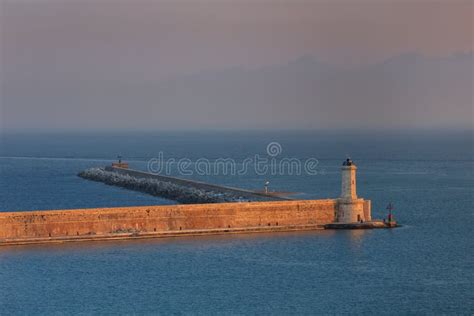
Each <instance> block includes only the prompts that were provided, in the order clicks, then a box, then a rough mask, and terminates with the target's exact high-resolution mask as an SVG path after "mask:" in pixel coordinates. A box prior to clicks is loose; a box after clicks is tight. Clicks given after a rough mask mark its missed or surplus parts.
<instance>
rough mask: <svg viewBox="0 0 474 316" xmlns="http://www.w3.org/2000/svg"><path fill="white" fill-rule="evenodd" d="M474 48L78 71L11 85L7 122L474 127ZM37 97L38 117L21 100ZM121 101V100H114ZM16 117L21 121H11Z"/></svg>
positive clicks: (6, 94) (28, 102)
mask: <svg viewBox="0 0 474 316" xmlns="http://www.w3.org/2000/svg"><path fill="white" fill-rule="evenodd" d="M473 71H474V63H473V54H472V53H468V54H458V55H453V56H450V57H445V58H430V57H424V56H420V55H417V54H404V55H400V56H397V57H393V58H391V59H389V60H386V61H384V62H380V63H377V64H373V65H365V66H361V67H358V68H350V69H349V68H340V67H336V66H331V65H327V64H323V63H320V62H318V61H317V59H315V58H313V57H310V56H307V57H302V58H299V59H298V60H295V61H292V62H290V63H288V64H286V65H275V66H268V67H265V68H258V69H244V68H231V69H227V70H223V71H220V72H202V73H199V74H195V75H190V76H184V77H179V78H175V79H171V80H167V81H159V82H156V81H154V80H152V79H150V77H149V74H144V76H143V79H138V80H137V79H136V78H134V80H126V78H125V79H124V78H109V79H104V78H103V77H102V78H101V79H100V80H99V79H96V78H94V77H92V76H91V77H88V76H84V74H82V75H80V76H74V75H71V76H70V77H69V78H70V79H69V80H62V81H61V82H59V81H55V80H49V81H44V82H40V83H35V84H24V89H19V88H18V84H19V82H18V81H17V82H16V84H15V85H11V86H10V88H12V89H10V90H9V89H8V88H9V86H8V82H7V84H6V85H5V89H4V104H5V105H6V106H4V113H6V116H5V117H6V118H7V119H10V120H5V121H4V124H5V125H6V126H9V125H11V126H13V127H14V126H15V124H17V125H20V126H21V125H26V126H28V124H29V126H33V127H36V126H35V123H34V122H41V119H42V118H43V117H46V116H48V115H49V116H51V115H53V116H54V115H55V113H62V114H61V115H58V117H59V116H60V117H63V116H64V115H66V117H69V118H70V121H68V120H67V119H66V120H65V121H64V119H63V121H64V124H63V123H58V126H57V127H74V128H80V127H93V128H100V127H105V128H109V127H110V128H120V127H124V128H202V127H203V126H205V127H208V128H344V127H347V128H360V127H367V128H381V127H388V128H405V127H406V128H412V127H414V128H417V127H420V128H425V127H451V128H452V127H458V128H472V120H473ZM31 103H35V104H36V105H37V107H36V110H30V111H31V112H32V113H34V116H32V118H34V119H33V120H32V121H31V122H29V120H31V119H29V118H23V117H21V116H20V113H22V111H21V108H22V107H24V108H25V109H28V108H31ZM111 105H113V109H114V110H110V109H111ZM9 121H11V122H16V123H12V124H9Z"/></svg>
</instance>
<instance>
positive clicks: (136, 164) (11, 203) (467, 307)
mask: <svg viewBox="0 0 474 316" xmlns="http://www.w3.org/2000/svg"><path fill="white" fill-rule="evenodd" d="M272 142H276V143H278V145H279V146H280V147H279V151H278V152H277V155H275V152H272V154H271V155H270V154H269V152H267V147H268V144H270V143H272ZM0 145H1V147H0V194H1V198H0V211H27V210H46V209H68V208H86V207H112V206H125V205H129V206H133V205H154V204H172V203H175V202H173V201H168V200H165V199H162V198H159V197H153V196H149V195H146V194H143V193H140V192H134V191H128V190H125V189H122V188H117V187H113V186H107V185H105V184H102V183H96V182H91V181H87V180H84V179H81V178H79V177H77V173H78V172H79V171H81V170H83V169H86V168H89V167H97V166H104V165H108V164H110V163H111V162H112V161H114V160H115V159H116V156H117V155H121V156H122V157H123V159H124V160H126V161H128V162H129V163H130V167H131V168H134V169H141V170H147V168H148V167H149V166H150V163H149V162H150V159H153V158H157V157H160V155H162V157H163V160H162V161H163V162H169V164H170V165H171V167H170V170H169V172H170V173H172V175H175V176H182V177H187V178H192V179H197V180H202V181H207V182H211V183H218V184H223V185H229V186H235V187H241V188H247V189H263V186H264V184H265V182H266V181H269V188H270V190H275V191H285V192H292V193H293V197H295V198H301V199H312V198H336V197H337V196H338V194H339V191H340V170H339V169H340V166H341V164H342V161H343V160H344V159H345V158H346V157H347V156H348V155H350V156H351V158H352V159H353V160H354V161H355V163H356V164H357V166H358V175H357V185H358V187H357V190H358V192H357V193H358V195H359V196H361V197H363V198H366V199H370V200H372V215H373V217H374V218H383V217H386V216H387V210H386V205H387V204H388V203H389V202H392V203H393V204H394V205H395V210H394V211H393V212H394V216H395V218H396V220H397V221H398V222H400V223H401V224H402V225H403V227H401V228H397V229H391V230H367V231H365V230H364V231H314V232H297V233H276V234H248V235H222V236H208V237H199V238H197V237H196V238H189V237H182V238H169V239H153V240H139V241H138V240H137V241H117V242H86V243H78V244H76V243H74V244H63V245H34V246H16V247H0V314H2V315H10V314H52V313H58V314H75V313H85V314H90V313H97V314H117V313H118V314H133V313H138V314H147V313H149V314H151V313H153V314H154V313H161V314H169V313H187V314H208V313H214V314H215V313H225V314H260V313H264V314H321V313H325V314H327V313H329V314H334V313H337V314H339V313H356V314H358V313H377V314H432V313H436V314H441V313H444V314H472V312H474V296H473V294H472V293H473V292H474V287H473V272H472V268H473V250H474V249H473V237H472V230H473V224H474V223H473V207H474V205H473V204H474V203H473V202H474V169H473V167H474V160H473V139H472V132H471V131H468V132H449V131H444V132H443V131H437V132H427V131H419V132H414V131H412V132H380V131H379V132H349V131H343V132H327V131H326V132H325V131H320V132H316V131H312V132H271V131H266V132H239V131H233V132H212V131H208V132H181V133H178V132H116V133H113V132H107V133H105V132H102V133H98V132H97V133H92V132H89V133H63V134H59V133H36V134H32V133H4V134H3V135H2V139H1V142H0ZM255 155H258V157H259V158H262V159H265V158H266V159H268V160H267V162H268V164H271V163H272V159H275V161H279V160H281V159H283V158H289V159H290V158H291V159H296V160H295V161H300V162H302V163H304V162H305V161H307V160H308V159H315V160H316V161H317V166H316V168H315V170H316V172H313V173H311V174H309V173H307V172H305V170H304V166H303V168H302V169H303V170H302V172H301V174H299V175H298V174H295V172H294V173H293V174H290V172H289V171H288V170H277V172H273V173H272V172H271V170H269V171H268V172H267V173H262V172H257V171H256V170H255V169H253V168H252V166H250V167H249V168H248V169H249V170H247V171H246V172H245V173H242V172H241V173H238V172H236V173H235V174H232V172H230V171H229V172H227V173H224V172H223V170H222V169H221V170H220V171H218V172H214V168H213V167H214V166H215V162H216V159H220V158H221V159H231V161H234V162H235V166H236V169H237V171H239V170H242V169H243V165H244V161H245V159H247V158H251V159H254V158H255ZM170 159H174V160H175V161H179V160H180V159H181V160H182V159H188V160H189V161H190V164H189V165H188V167H187V169H186V170H185V171H187V172H186V174H183V173H182V172H181V171H183V170H179V168H178V167H177V164H176V163H173V162H172V160H170ZM199 159H201V160H199ZM198 161H208V162H209V164H210V166H211V168H210V169H211V172H209V173H207V174H202V173H200V172H197V171H196V170H197V169H198V168H196V163H197V162H198ZM228 161H229V160H228ZM189 171H191V174H189Z"/></svg>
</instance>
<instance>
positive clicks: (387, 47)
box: [0, 0, 474, 129]
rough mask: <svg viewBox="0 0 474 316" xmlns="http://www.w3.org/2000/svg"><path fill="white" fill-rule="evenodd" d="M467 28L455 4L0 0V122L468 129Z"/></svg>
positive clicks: (465, 15) (470, 6) (467, 15)
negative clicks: (416, 68) (403, 85)
mask: <svg viewBox="0 0 474 316" xmlns="http://www.w3.org/2000/svg"><path fill="white" fill-rule="evenodd" d="M473 17H474V3H473V2H472V1H457V0H452V1H431V0H419V1H417V0H413V1H406V0H379V1H367V0H332V1H329V0H314V1H278V0H273V1H272V0H267V1H258V0H254V1H249V0H220V1H217V0H214V1H211V0H187V1H185V0H170V1H160V0H154V1H153V0H146V1H143V0H133V1H132V0H120V1H119V0H89V1H86V0H54V1H52V0H36V1H33V0H0V66H1V68H0V76H1V77H0V79H1V90H0V93H1V94H0V97H1V99H0V102H1V103H0V105H1V112H0V115H1V120H0V124H1V127H2V128H3V129H27V128H32V129H36V128H37V129H120V128H126V129H185V128H186V129H189V128H191V129H192V128H195V129H213V128H236V129H239V128H242V129H247V128H310V129H311V128H346V127H349V128H363V127H373V128H381V127H384V126H386V125H387V124H388V125H390V126H389V127H390V128H407V127H408V128H411V127H412V128H416V127H417V126H422V127H428V128H429V127H433V128H437V127H449V128H456V127H460V128H470V127H472V106H473V102H472V86H473V81H472V63H473V61H472V51H473ZM469 54H471V55H469ZM406 56H417V58H418V59H416V58H415V59H416V62H415V64H416V65H421V66H420V67H421V68H420V69H421V70H420V72H421V73H422V75H420V76H419V77H420V78H421V79H420V78H418V74H419V73H418V72H413V70H412V69H410V68H411V66H410V63H413V60H411V59H410V58H407V57H406ZM466 56H467V57H466ZM447 59H449V62H447V61H446V60H447ZM393 60H395V62H394V63H395V64H396V66H397V68H396V69H400V71H401V72H403V71H405V72H403V73H402V74H400V73H398V71H397V70H396V69H394V68H393V67H392V68H390V67H389V68H387V67H386V63H387V62H389V63H390V61H393ZM425 61H426V62H425ZM316 64H317V65H316ZM448 64H449V65H448ZM384 65H385V66H384ZM460 65H461V66H460ZM374 67H375V68H374ZM443 67H444V68H443ZM466 67H467V72H466ZM282 68H284V70H285V71H282ZM301 68H304V70H301ZM374 69H375V70H374ZM387 69H389V70H388V71H387ZM441 69H443V71H442V72H440V70H441ZM436 70H438V72H436ZM272 71H273V72H274V74H275V75H274V76H273V77H272V75H268V73H269V72H270V73H271V72H272ZM295 72H296V73H297V74H298V76H296V77H294V73H295ZM308 72H311V74H308ZM341 72H342V75H341ZM380 72H382V75H381V74H380ZM446 73H449V78H441V79H440V80H438V81H436V82H434V83H433V82H432V81H430V80H431V79H429V76H428V74H431V75H435V76H441V77H444V76H445V74H446ZM469 73H470V74H471V75H469ZM358 75H360V77H357V76H358ZM216 76H217V79H216ZM275 76H284V77H285V78H286V79H287V80H286V81H284V79H285V78H276V77H275ZM381 76H382V78H383V80H382V81H383V82H384V85H383V86H378V85H377V84H375V85H374V91H373V93H374V95H376V97H374V98H370V97H366V96H363V94H366V93H368V94H371V93H372V90H370V89H365V88H364V89H362V90H361V86H360V85H361V82H360V81H361V80H362V81H364V80H367V81H366V82H367V84H368V85H369V84H370V85H373V84H374V82H378V81H379V79H380V78H381ZM210 77H213V78H214V79H213V80H214V81H212V80H211V79H209V78H210ZM321 77H322V78H321ZM334 77H336V78H337V80H336V79H335V80H334V81H333V82H332V81H331V78H334ZM389 77H390V78H393V80H390V78H389ZM236 78H237V79H236ZM259 78H260V80H259ZM261 78H264V79H265V80H264V81H262V79H261ZM346 78H353V79H352V80H349V79H346ZM374 78H375V79H374ZM407 78H408V79H407ZM410 78H411V79H413V80H414V85H413V86H412V88H410V87H406V88H404V89H400V87H399V86H400V84H399V81H400V82H402V81H405V82H406V81H407V80H410ZM280 79H281V80H283V81H284V84H285V89H283V90H285V91H287V92H288V94H287V97H283V99H285V102H286V103H282V101H281V100H282V96H281V93H279V91H282V87H281V85H282V83H281V82H279V80H280ZM290 79H291V80H290ZM457 79H459V81H460V82H461V83H460V86H462V87H461V88H459V87H456V86H454V85H452V84H450V82H452V81H453V80H454V81H456V80H457ZM216 80H217V81H216ZM374 80H375V81H374ZM246 81H250V82H256V87H259V91H250V90H251V89H250V88H249V87H248V86H247V85H246V84H245V82H246ZM291 82H297V83H298V86H297V87H293V88H291V85H292V84H291ZM211 83H214V84H211ZM219 83H221V86H219ZM427 85H430V87H432V88H433V89H432V90H433V91H431V90H429V87H428V88H427V87H426V86H427ZM436 85H438V86H436ZM203 86H204V87H203ZM301 86H308V88H306V89H301V88H300V87H301ZM322 86H323V87H324V90H323V89H322V88H321V87H322ZM458 86H459V85H458ZM288 87H290V88H288ZM312 87H314V89H312ZM286 88H288V90H287V89H286ZM413 88H414V89H415V90H417V91H418V92H413V91H411V90H410V89H412V90H413ZM249 89H250V90H249ZM423 89H428V90H423ZM313 90H316V91H318V94H317V95H315V93H312V91H313ZM434 90H438V91H443V95H448V96H449V97H446V98H445V99H443V97H438V95H437V94H436V91H434ZM193 91H195V92H196V95H193ZM239 91H241V92H242V94H245V95H243V96H242V95H241V94H240V95H239ZM344 91H349V93H348V94H347V97H346V98H340V97H338V96H337V95H338V94H339V93H342V94H344V93H345V92H344ZM423 92H425V94H424V95H423ZM417 93H418V94H417ZM415 94H416V95H415ZM322 95H324V96H322ZM414 95H415V96H414ZM291 96H294V98H292V97H291ZM394 99H401V100H403V102H405V104H401V105H400V108H399V111H398V112H397V102H394V101H393V100H394ZM367 103H374V104H369V105H368V104H367ZM375 103H378V104H375ZM415 103H416V104H415ZM393 107H395V109H394V108H393ZM451 107H454V108H455V111H454V113H453V111H452V110H450V108H451ZM349 108H350V109H351V110H350V113H351V115H350V116H348V115H347V109H349ZM407 111H408V112H407ZM410 111H412V112H410ZM387 117H388V118H387ZM444 117H445V119H444ZM414 118H415V119H414Z"/></svg>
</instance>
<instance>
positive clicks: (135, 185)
mask: <svg viewBox="0 0 474 316" xmlns="http://www.w3.org/2000/svg"><path fill="white" fill-rule="evenodd" d="M78 176H79V177H81V178H84V179H88V180H92V181H97V182H102V183H105V184H108V185H113V186H119V187H122V188H126V189H130V190H134V191H140V192H144V193H148V194H151V195H154V196H159V197H162V198H165V199H169V200H174V201H177V202H179V203H182V204H200V203H224V202H250V201H271V200H278V199H279V198H276V197H269V196H264V195H262V194H258V193H253V192H251V191H246V190H239V189H234V188H227V187H219V186H216V185H209V184H204V183H200V182H195V181H191V180H184V179H178V178H172V177H165V176H159V175H151V174H147V173H144V172H139V171H134V170H122V169H120V168H107V169H105V168H91V169H87V170H84V171H82V172H80V173H79V174H78Z"/></svg>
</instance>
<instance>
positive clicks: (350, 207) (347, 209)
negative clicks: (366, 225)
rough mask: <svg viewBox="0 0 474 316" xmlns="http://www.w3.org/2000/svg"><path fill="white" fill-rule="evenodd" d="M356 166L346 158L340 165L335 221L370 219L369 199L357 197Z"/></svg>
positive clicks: (349, 221) (354, 221)
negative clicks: (339, 194) (339, 191)
mask: <svg viewBox="0 0 474 316" xmlns="http://www.w3.org/2000/svg"><path fill="white" fill-rule="evenodd" d="M356 171H357V166H356V165H355V164H354V162H353V161H352V160H351V159H350V158H347V159H346V160H345V161H344V162H343V163H342V167H341V196H340V197H339V199H338V208H337V212H336V222H338V223H356V222H366V221H370V220H371V215H370V201H369V200H364V199H359V198H357V191H356V188H357V186H356Z"/></svg>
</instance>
